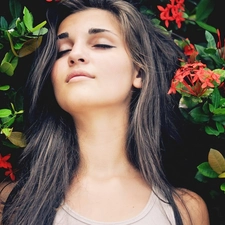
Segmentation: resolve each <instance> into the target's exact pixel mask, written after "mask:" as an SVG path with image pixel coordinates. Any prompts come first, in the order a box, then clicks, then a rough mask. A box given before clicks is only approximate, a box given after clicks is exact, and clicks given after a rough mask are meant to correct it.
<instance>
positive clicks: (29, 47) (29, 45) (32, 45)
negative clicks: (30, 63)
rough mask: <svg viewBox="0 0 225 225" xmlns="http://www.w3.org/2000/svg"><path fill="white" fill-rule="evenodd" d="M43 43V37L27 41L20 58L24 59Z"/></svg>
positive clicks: (21, 50) (20, 51)
mask: <svg viewBox="0 0 225 225" xmlns="http://www.w3.org/2000/svg"><path fill="white" fill-rule="evenodd" d="M41 41H42V37H38V38H33V39H30V40H28V41H26V42H25V43H24V44H23V47H22V48H21V49H20V50H19V51H18V55H19V57H24V56H26V55H29V54H31V53H32V52H34V51H35V50H36V49H37V48H38V47H39V46H40V44H41Z"/></svg>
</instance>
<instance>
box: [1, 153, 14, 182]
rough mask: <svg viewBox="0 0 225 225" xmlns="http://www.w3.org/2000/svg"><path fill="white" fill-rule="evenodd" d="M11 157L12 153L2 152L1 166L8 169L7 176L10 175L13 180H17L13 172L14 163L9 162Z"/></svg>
mask: <svg viewBox="0 0 225 225" xmlns="http://www.w3.org/2000/svg"><path fill="white" fill-rule="evenodd" d="M10 157H11V154H8V155H5V156H2V155H1V154H0V168H3V169H6V172H5V176H9V177H10V178H11V180H12V181H15V179H16V178H15V175H14V174H13V170H12V164H11V163H10V162H7V161H8V160H9V159H10Z"/></svg>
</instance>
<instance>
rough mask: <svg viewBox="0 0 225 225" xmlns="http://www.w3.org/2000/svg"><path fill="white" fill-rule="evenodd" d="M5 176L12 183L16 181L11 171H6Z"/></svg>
mask: <svg viewBox="0 0 225 225" xmlns="http://www.w3.org/2000/svg"><path fill="white" fill-rule="evenodd" d="M5 175H6V176H9V177H10V178H11V180H12V181H15V180H16V177H15V175H14V173H13V171H12V169H11V168H10V169H8V170H7V171H5Z"/></svg>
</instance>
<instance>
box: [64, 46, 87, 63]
mask: <svg viewBox="0 0 225 225" xmlns="http://www.w3.org/2000/svg"><path fill="white" fill-rule="evenodd" d="M88 62H89V59H88V52H87V49H86V48H85V47H81V46H73V48H72V49H71V51H70V53H69V57H68V64H69V66H73V65H75V64H86V63H88Z"/></svg>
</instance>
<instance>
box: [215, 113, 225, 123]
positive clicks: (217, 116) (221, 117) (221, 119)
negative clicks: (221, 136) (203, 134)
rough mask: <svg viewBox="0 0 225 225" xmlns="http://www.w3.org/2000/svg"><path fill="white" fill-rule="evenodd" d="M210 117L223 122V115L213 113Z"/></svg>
mask: <svg viewBox="0 0 225 225" xmlns="http://www.w3.org/2000/svg"><path fill="white" fill-rule="evenodd" d="M212 119H213V120H214V121H216V122H220V123H224V122H225V115H213V116H212Z"/></svg>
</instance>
